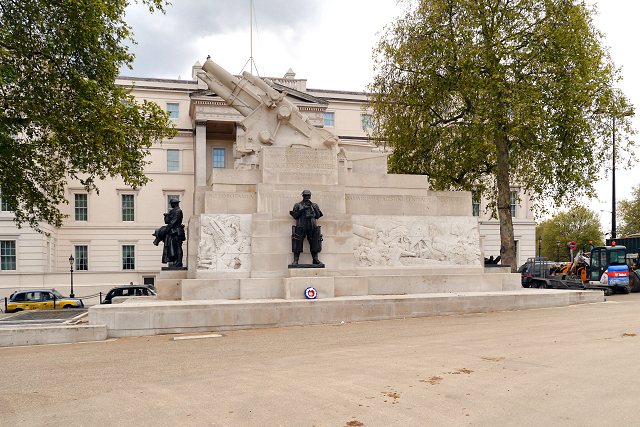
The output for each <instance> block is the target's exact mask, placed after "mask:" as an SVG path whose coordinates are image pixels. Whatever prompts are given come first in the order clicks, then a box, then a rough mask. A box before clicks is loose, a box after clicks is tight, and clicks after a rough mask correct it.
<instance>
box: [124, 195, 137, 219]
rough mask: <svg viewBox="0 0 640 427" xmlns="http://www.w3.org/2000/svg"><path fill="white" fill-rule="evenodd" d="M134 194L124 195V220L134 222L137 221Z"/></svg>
mask: <svg viewBox="0 0 640 427" xmlns="http://www.w3.org/2000/svg"><path fill="white" fill-rule="evenodd" d="M133 203H134V200H133V194H123V195H122V221H126V222H133V221H135V215H134V214H135V209H134V206H133Z"/></svg>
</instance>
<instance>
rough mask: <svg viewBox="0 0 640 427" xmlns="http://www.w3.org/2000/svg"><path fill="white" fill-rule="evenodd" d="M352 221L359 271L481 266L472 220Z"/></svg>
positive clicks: (379, 218) (389, 218)
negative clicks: (368, 268) (386, 268)
mask: <svg viewBox="0 0 640 427" xmlns="http://www.w3.org/2000/svg"><path fill="white" fill-rule="evenodd" d="M352 219H353V230H354V237H355V242H354V253H355V257H356V264H357V265H358V266H360V267H385V266H389V267H402V266H437V265H466V266H478V265H481V264H480V237H479V234H478V221H477V219H475V218H468V217H416V216H413V217H400V216H374V215H354V216H353V217H352Z"/></svg>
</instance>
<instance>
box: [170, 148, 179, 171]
mask: <svg viewBox="0 0 640 427" xmlns="http://www.w3.org/2000/svg"><path fill="white" fill-rule="evenodd" d="M167 172H180V150H167Z"/></svg>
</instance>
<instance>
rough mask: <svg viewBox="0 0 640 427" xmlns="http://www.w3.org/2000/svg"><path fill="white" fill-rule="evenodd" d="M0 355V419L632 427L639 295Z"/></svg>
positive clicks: (263, 425)
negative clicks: (564, 304)
mask: <svg viewBox="0 0 640 427" xmlns="http://www.w3.org/2000/svg"><path fill="white" fill-rule="evenodd" d="M207 335H214V334H201V335H194V336H193V337H200V339H180V340H176V339H174V338H178V337H181V338H184V337H185V336H184V335H183V336H175V335H174V336H171V335H164V336H154V337H143V338H122V339H113V340H108V341H105V342H94V343H85V344H66V345H48V346H32V347H17V348H2V349H0V384H1V385H2V387H1V388H0V425H1V426H61V425H64V426H87V427H93V426H136V427H137V426H216V427H217V426H225V427H227V426H229V427H230V426H256V427H257V426H259V427H271V426H274V427H275V426H292V427H294V426H295V427H313V426H316V427H325V426H326V427H330V426H331V427H334V426H335V427H342V426H365V427H388V426H518V427H525V426H536V427H538V426H580V427H584V426H590V427H592V426H616V427H620V426H634V425H637V424H638V421H637V420H638V418H639V416H640V409H639V408H638V406H639V405H640V403H639V399H638V396H639V395H640V386H639V385H638V382H639V381H640V367H639V365H640V361H639V358H640V294H630V295H616V296H613V297H608V298H607V302H605V303H598V304H587V305H579V306H571V307H563V308H553V309H537V310H524V311H513V312H497V313H486V314H475V315H456V316H443V317H431V318H419V319H405V320H390V321H380V322H364V323H351V324H347V323H345V324H340V325H333V326H305V327H289V328H279V329H256V330H246V331H244V330H242V331H229V332H224V333H223V335H222V336H215V335H214V336H212V337H208V338H203V337H204V336H207Z"/></svg>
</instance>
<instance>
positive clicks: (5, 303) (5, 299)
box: [4, 297, 7, 313]
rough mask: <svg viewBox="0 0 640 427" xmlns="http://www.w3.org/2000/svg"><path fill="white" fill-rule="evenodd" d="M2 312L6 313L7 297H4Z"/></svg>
mask: <svg viewBox="0 0 640 427" xmlns="http://www.w3.org/2000/svg"><path fill="white" fill-rule="evenodd" d="M4 312H5V313H6V312H7V297H4Z"/></svg>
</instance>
